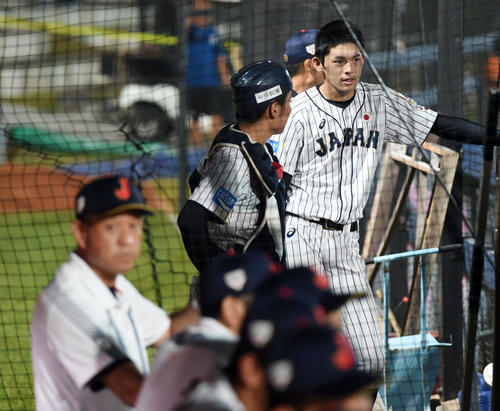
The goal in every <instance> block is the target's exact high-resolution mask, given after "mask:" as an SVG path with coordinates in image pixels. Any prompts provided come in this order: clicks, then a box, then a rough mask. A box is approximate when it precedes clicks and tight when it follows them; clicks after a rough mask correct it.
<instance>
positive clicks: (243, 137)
mask: <svg viewBox="0 0 500 411" xmlns="http://www.w3.org/2000/svg"><path fill="white" fill-rule="evenodd" d="M220 147H233V148H238V149H239V150H240V151H241V152H242V154H243V155H244V157H245V160H246V161H247V163H248V166H249V168H250V170H251V174H252V177H253V178H255V179H256V180H257V181H258V182H259V183H260V185H261V186H262V188H263V189H264V191H265V193H266V195H267V196H271V195H273V194H274V193H275V192H276V190H277V188H278V185H279V182H280V179H279V178H278V175H277V173H276V170H275V168H274V167H273V161H276V158H275V157H274V154H273V151H272V147H271V146H270V145H269V144H266V146H263V145H262V144H259V143H254V142H252V141H251V140H250V138H249V137H248V135H247V134H246V133H244V132H242V131H240V130H238V129H237V128H236V127H235V125H234V124H229V125H227V126H226V127H224V128H223V129H222V130H221V131H220V132H219V133H218V134H217V136H216V137H215V139H214V141H213V143H212V145H211V147H210V150H209V151H208V153H207V154H206V155H205V157H203V159H202V160H201V161H200V163H199V164H198V167H197V168H196V169H195V170H194V171H193V173H191V175H190V176H189V188H190V189H191V192H193V191H194V190H195V188H196V187H198V185H199V184H200V180H201V173H202V171H203V168H204V167H205V165H206V163H207V162H208V161H209V160H210V157H211V156H212V155H213V154H214V153H215V151H216V150H217V149H218V148H220Z"/></svg>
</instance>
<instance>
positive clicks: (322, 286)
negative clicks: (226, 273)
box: [258, 267, 356, 312]
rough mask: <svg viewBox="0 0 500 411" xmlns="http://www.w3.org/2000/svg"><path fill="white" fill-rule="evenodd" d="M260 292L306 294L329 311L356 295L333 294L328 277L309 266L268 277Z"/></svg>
mask: <svg viewBox="0 0 500 411" xmlns="http://www.w3.org/2000/svg"><path fill="white" fill-rule="evenodd" d="M258 293H259V294H260V293H262V294H274V295H276V296H279V297H284V296H288V297H293V296H294V295H306V296H308V297H309V298H310V299H311V300H312V301H315V302H317V303H319V304H321V305H322V306H323V308H324V309H325V311H327V312H329V311H332V310H336V309H339V308H340V307H341V306H342V305H344V304H345V303H346V302H347V300H349V299H350V298H353V297H354V298H355V297H356V296H353V295H351V294H333V293H332V291H331V290H330V287H329V284H328V279H327V278H326V277H325V276H322V275H319V274H317V273H316V272H314V271H313V270H312V269H310V268H307V267H296V268H291V269H288V270H285V271H283V272H281V273H280V274H278V275H275V276H272V277H270V278H268V279H267V280H266V281H265V282H264V283H263V284H262V285H261V286H260V287H259V290H258Z"/></svg>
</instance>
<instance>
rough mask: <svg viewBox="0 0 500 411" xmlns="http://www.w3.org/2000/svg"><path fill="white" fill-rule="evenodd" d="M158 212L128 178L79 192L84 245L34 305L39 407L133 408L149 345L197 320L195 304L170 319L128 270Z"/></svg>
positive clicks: (77, 225) (77, 232)
mask: <svg viewBox="0 0 500 411" xmlns="http://www.w3.org/2000/svg"><path fill="white" fill-rule="evenodd" d="M152 211H153V210H152V209H151V208H150V207H148V206H147V205H146V204H145V203H144V198H143V197H142V194H141V192H140V190H139V188H138V187H136V186H134V185H133V184H132V182H131V181H129V179H127V178H125V177H120V176H109V177H103V178H99V179H96V180H93V181H92V182H90V183H89V184H87V185H85V186H84V187H83V188H82V189H81V190H80V192H79V193H78V195H77V197H76V217H77V219H76V221H75V222H74V223H73V236H74V238H75V240H76V244H77V249H76V251H74V252H71V253H70V256H69V260H68V261H67V262H65V263H64V264H63V265H62V266H61V267H60V268H59V270H58V271H57V273H56V275H55V277H54V279H53V280H52V282H51V283H50V284H49V285H48V286H47V287H46V288H45V289H44V290H43V291H42V292H41V293H40V295H39V296H38V299H37V302H36V305H35V308H34V311H33V318H32V322H31V342H32V360H33V374H34V380H35V401H36V407H37V410H39V411H44V410H47V411H54V410H64V411H68V410H70V411H71V410H75V411H76V410H126V409H129V407H128V406H132V405H134V404H135V402H136V398H137V395H138V392H139V389H140V387H141V384H142V380H143V375H144V374H146V373H148V371H149V363H148V355H147V352H146V347H147V346H150V345H155V346H157V345H158V344H159V343H160V342H162V341H163V340H165V339H167V338H168V337H169V335H170V334H171V333H173V332H176V331H180V330H181V329H183V328H184V326H187V325H188V324H191V323H192V322H194V321H195V320H196V319H197V313H196V312H195V310H194V309H193V308H191V307H189V308H187V309H185V310H184V311H182V312H180V313H178V314H174V315H173V316H172V318H169V316H168V315H167V313H166V312H165V311H164V310H163V309H161V308H159V307H157V306H156V305H154V304H153V303H152V302H151V301H149V300H147V299H146V298H144V297H143V296H142V295H141V294H140V293H139V292H138V291H137V290H136V289H135V287H134V286H133V285H132V284H131V283H130V282H129V281H128V280H127V279H126V278H125V277H124V276H123V275H122V274H120V273H126V272H128V271H130V270H131V269H132V268H133V267H134V265H135V262H136V260H137V258H138V257H139V254H140V247H141V239H142V229H143V222H142V216H143V215H144V214H152Z"/></svg>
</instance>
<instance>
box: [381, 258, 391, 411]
mask: <svg viewBox="0 0 500 411" xmlns="http://www.w3.org/2000/svg"><path fill="white" fill-rule="evenodd" d="M389 287H390V271H389V261H387V262H385V263H384V353H385V362H384V389H383V392H384V394H385V395H384V397H385V401H386V404H385V405H386V406H389V404H388V402H389V396H388V393H387V384H388V379H387V378H388V375H387V374H388V372H387V370H388V369H387V365H388V364H389V362H390V355H391V352H390V350H389V327H390V325H389V305H390V302H389V294H390V293H389Z"/></svg>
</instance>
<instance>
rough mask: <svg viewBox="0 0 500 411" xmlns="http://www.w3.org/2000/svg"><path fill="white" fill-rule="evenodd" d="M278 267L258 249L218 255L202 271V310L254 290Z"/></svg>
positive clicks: (200, 286)
mask: <svg viewBox="0 0 500 411" xmlns="http://www.w3.org/2000/svg"><path fill="white" fill-rule="evenodd" d="M279 270H280V267H279V266H278V265H277V264H275V263H274V262H272V261H271V259H270V258H269V257H268V256H267V254H265V253H264V252H261V251H257V250H249V251H247V252H246V253H243V254H235V255H232V256H229V255H221V256H219V257H217V258H216V259H215V260H213V261H212V262H210V263H209V264H207V265H206V266H205V268H204V269H203V271H202V272H201V273H200V283H199V288H200V307H201V311H202V312H204V313H205V312H208V311H210V310H212V309H213V307H214V306H216V305H218V304H220V302H221V301H222V300H223V299H224V297H226V296H228V295H234V296H237V297H239V296H242V295H245V294H249V293H252V292H254V291H255V290H256V289H257V287H258V286H259V285H260V284H261V282H262V281H263V280H264V279H266V278H267V277H268V276H269V275H271V274H273V273H276V272H277V271H279Z"/></svg>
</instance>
